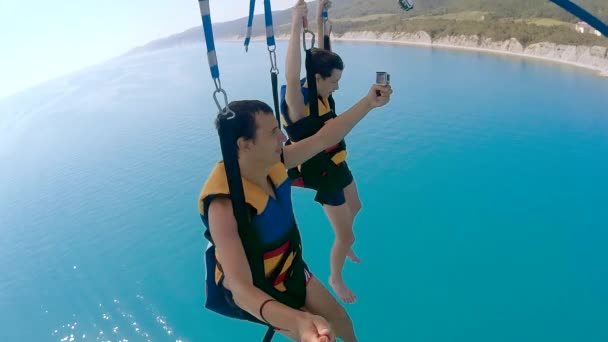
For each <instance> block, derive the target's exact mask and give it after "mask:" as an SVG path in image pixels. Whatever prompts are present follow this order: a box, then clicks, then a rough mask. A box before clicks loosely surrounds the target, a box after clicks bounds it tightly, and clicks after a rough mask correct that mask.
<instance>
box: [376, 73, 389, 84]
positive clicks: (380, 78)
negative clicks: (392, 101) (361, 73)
mask: <svg viewBox="0 0 608 342" xmlns="http://www.w3.org/2000/svg"><path fill="white" fill-rule="evenodd" d="M376 84H379V85H389V84H391V75H390V74H389V73H388V72H384V71H378V72H376Z"/></svg>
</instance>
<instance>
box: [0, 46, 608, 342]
mask: <svg viewBox="0 0 608 342" xmlns="http://www.w3.org/2000/svg"><path fill="white" fill-rule="evenodd" d="M334 45H335V47H334V49H335V50H336V51H337V52H338V53H340V54H341V55H342V57H343V58H344V60H345V63H346V70H345V72H344V75H343V78H342V81H341V84H340V89H339V91H338V92H337V93H336V94H335V99H336V101H337V106H338V110H339V111H340V112H341V111H344V110H346V109H347V108H348V107H349V106H350V105H351V104H353V103H354V102H355V101H356V100H358V99H359V98H360V97H361V96H363V95H364V94H365V93H366V92H367V90H368V89H369V86H370V85H371V83H372V82H374V80H375V72H376V71H388V72H390V73H391V76H392V77H391V78H392V85H393V89H394V95H393V99H392V102H391V103H390V104H389V105H388V106H387V107H383V108H381V109H377V110H375V111H373V112H372V113H370V114H369V115H368V116H367V117H366V118H365V119H364V120H363V121H362V122H361V124H360V125H359V126H357V127H356V128H355V129H354V130H353V131H352V132H351V134H350V135H349V136H348V137H347V143H348V146H349V149H350V154H349V162H350V165H351V168H352V170H353V172H354V175H355V178H356V181H357V183H358V186H359V191H360V195H361V197H362V201H363V210H362V212H361V213H360V215H359V217H358V219H357V221H356V227H355V230H356V236H357V242H356V250H357V252H358V254H359V256H360V257H361V258H362V259H363V263H362V264H360V265H353V264H349V263H347V266H346V268H345V275H346V280H347V282H348V284H350V285H351V286H352V288H353V290H354V291H355V293H356V294H357V296H358V298H359V300H358V302H357V303H356V304H354V305H349V306H348V307H347V309H348V311H349V313H350V314H351V316H352V318H353V320H354V322H355V325H356V330H357V333H358V336H359V338H360V341H409V342H435V341H437V342H439V341H442V342H443V341H453V342H455V341H463V342H464V341H466V342H482V341H483V342H487V341H492V342H506V341H517V342H524V341H535V342H538V341H551V342H565V341H573V342H574V341H576V342H579V341H585V342H596V341H597V342H603V341H608V330H607V329H606V327H608V291H606V289H608V248H606V246H607V245H608V158H607V157H608V96H607V95H608V81H607V80H606V79H602V78H600V77H598V76H596V75H595V74H593V73H591V72H589V71H586V70H583V69H578V68H574V67H570V66H564V65H560V64H554V63H547V62H541V61H537V60H530V59H520V58H514V57H505V56H499V55H491V54H483V53H478V52H468V51H457V50H443V49H429V48H422V47H406V46H392V45H382V44H370V43H366V44H363V43H337V42H336V43H334ZM285 48H286V45H285V43H284V42H281V43H280V44H279V47H278V50H277V52H278V57H279V60H280V65H279V69H280V70H281V74H280V75H279V76H280V78H281V81H282V80H283V79H284V74H283V70H284V62H283V59H284V58H285ZM217 50H218V58H219V63H220V71H221V76H222V84H223V86H224V87H225V88H226V89H227V90H228V96H229V98H230V99H231V100H234V99H262V100H264V101H266V102H267V103H272V98H271V89H270V77H269V68H270V66H269V60H268V56H267V51H266V46H265V45H264V42H256V43H255V44H254V45H253V46H251V48H250V51H249V53H247V54H245V52H244V49H243V47H242V44H241V43H240V42H237V43H219V44H218V45H217ZM212 91H213V83H212V81H211V78H210V74H209V69H208V66H207V60H206V55H205V49H204V46H203V45H202V44H201V45H200V46H194V47H192V46H190V47H179V48H174V49H170V50H164V51H157V52H151V53H147V54H143V55H136V56H131V57H125V58H120V59H115V60H112V61H109V62H107V63H105V64H103V65H99V66H95V67H91V68H89V69H86V70H82V71H80V72H77V73H73V74H70V75H66V76H64V77H61V78H59V79H56V80H53V81H50V82H47V83H45V84H42V85H39V86H36V87H34V88H31V89H29V90H27V91H24V92H21V93H19V94H16V95H14V96H11V97H8V98H4V99H0V236H1V238H0V340H1V341H32V342H38V341H104V342H105V341H258V340H261V337H262V334H263V332H264V329H263V328H262V327H258V326H252V325H249V324H247V323H242V322H236V321H231V320H228V319H224V318H223V317H220V316H217V315H215V314H213V313H211V312H208V311H206V310H204V308H203V303H204V286H203V279H204V265H203V251H204V248H205V246H206V241H205V240H204V239H203V236H202V232H203V226H202V223H201V221H200V218H199V216H198V210H197V197H198V194H199V191H200V189H201V187H202V185H203V183H204V181H205V178H206V175H207V174H208V172H209V171H210V169H211V167H212V166H213V164H214V163H215V162H216V161H217V159H218V158H220V150H219V144H218V139H217V135H216V133H215V131H214V128H213V117H214V115H215V112H216V110H217V109H216V107H215V104H214V102H213V100H212V97H211V95H212ZM313 197H314V194H313V193H312V192H309V191H305V190H301V189H295V190H294V195H293V201H294V205H295V207H296V215H297V218H298V222H299V224H300V227H301V230H302V234H303V239H304V249H305V257H306V259H307V262H308V264H309V265H310V266H311V268H312V270H313V272H314V273H315V274H316V276H317V277H318V278H319V279H321V280H322V281H323V282H324V283H327V276H328V271H329V250H330V246H331V243H332V240H333V233H332V231H331V228H330V226H329V223H328V221H327V219H326V218H325V216H324V215H323V212H322V210H321V208H320V207H319V206H318V205H317V204H315V202H313ZM277 340H280V339H277Z"/></svg>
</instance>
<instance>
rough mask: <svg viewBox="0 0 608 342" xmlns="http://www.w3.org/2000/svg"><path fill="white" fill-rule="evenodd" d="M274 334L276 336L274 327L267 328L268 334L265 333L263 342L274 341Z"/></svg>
mask: <svg viewBox="0 0 608 342" xmlns="http://www.w3.org/2000/svg"><path fill="white" fill-rule="evenodd" d="M273 336H274V328H273V327H268V330H266V335H264V339H263V340H262V342H270V341H272V337H273Z"/></svg>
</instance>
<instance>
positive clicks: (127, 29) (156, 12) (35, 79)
mask: <svg viewBox="0 0 608 342" xmlns="http://www.w3.org/2000/svg"><path fill="white" fill-rule="evenodd" d="M295 2H296V1H295V0H272V9H273V11H275V10H283V9H286V8H289V7H291V6H293V5H294V4H295ZM210 8H211V19H212V21H213V23H218V22H222V21H228V20H232V19H237V18H240V17H244V16H247V15H248V13H249V0H211V1H210ZM263 10H264V6H263V0H258V1H257V2H256V13H263ZM201 23H202V22H201V18H200V11H199V7H198V1H197V0H109V1H86V0H58V1H24V0H0V99H1V98H3V97H6V96H9V95H11V94H14V93H16V92H18V91H20V90H22V89H25V88H28V87H30V86H33V85H35V84H38V83H41V82H44V81H46V80H49V79H53V78H55V77H58V76H61V75H63V74H66V73H69V72H71V71H76V70H80V69H82V68H85V67H87V66H91V65H95V64H99V63H102V62H104V61H106V60H108V59H110V58H112V57H115V56H118V55H121V54H123V53H125V52H127V51H128V50H130V49H131V48H134V47H137V46H141V45H144V44H146V43H148V42H149V41H151V40H154V39H158V38H162V37H166V36H169V35H171V34H174V33H178V32H182V31H185V30H187V29H189V28H192V27H194V26H200V25H201ZM201 34H202V31H201Z"/></svg>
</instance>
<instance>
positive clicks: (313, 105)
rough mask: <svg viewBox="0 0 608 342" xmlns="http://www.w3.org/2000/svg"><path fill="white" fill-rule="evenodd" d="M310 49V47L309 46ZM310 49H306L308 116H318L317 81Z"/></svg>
mask: <svg viewBox="0 0 608 342" xmlns="http://www.w3.org/2000/svg"><path fill="white" fill-rule="evenodd" d="M311 49H312V47H311ZM311 49H307V50H306V60H305V62H304V63H305V66H306V82H307V83H308V108H309V110H310V116H312V117H319V102H318V100H317V97H318V94H317V81H316V79H315V70H314V68H313V65H312V52H311V51H310V50H311Z"/></svg>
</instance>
